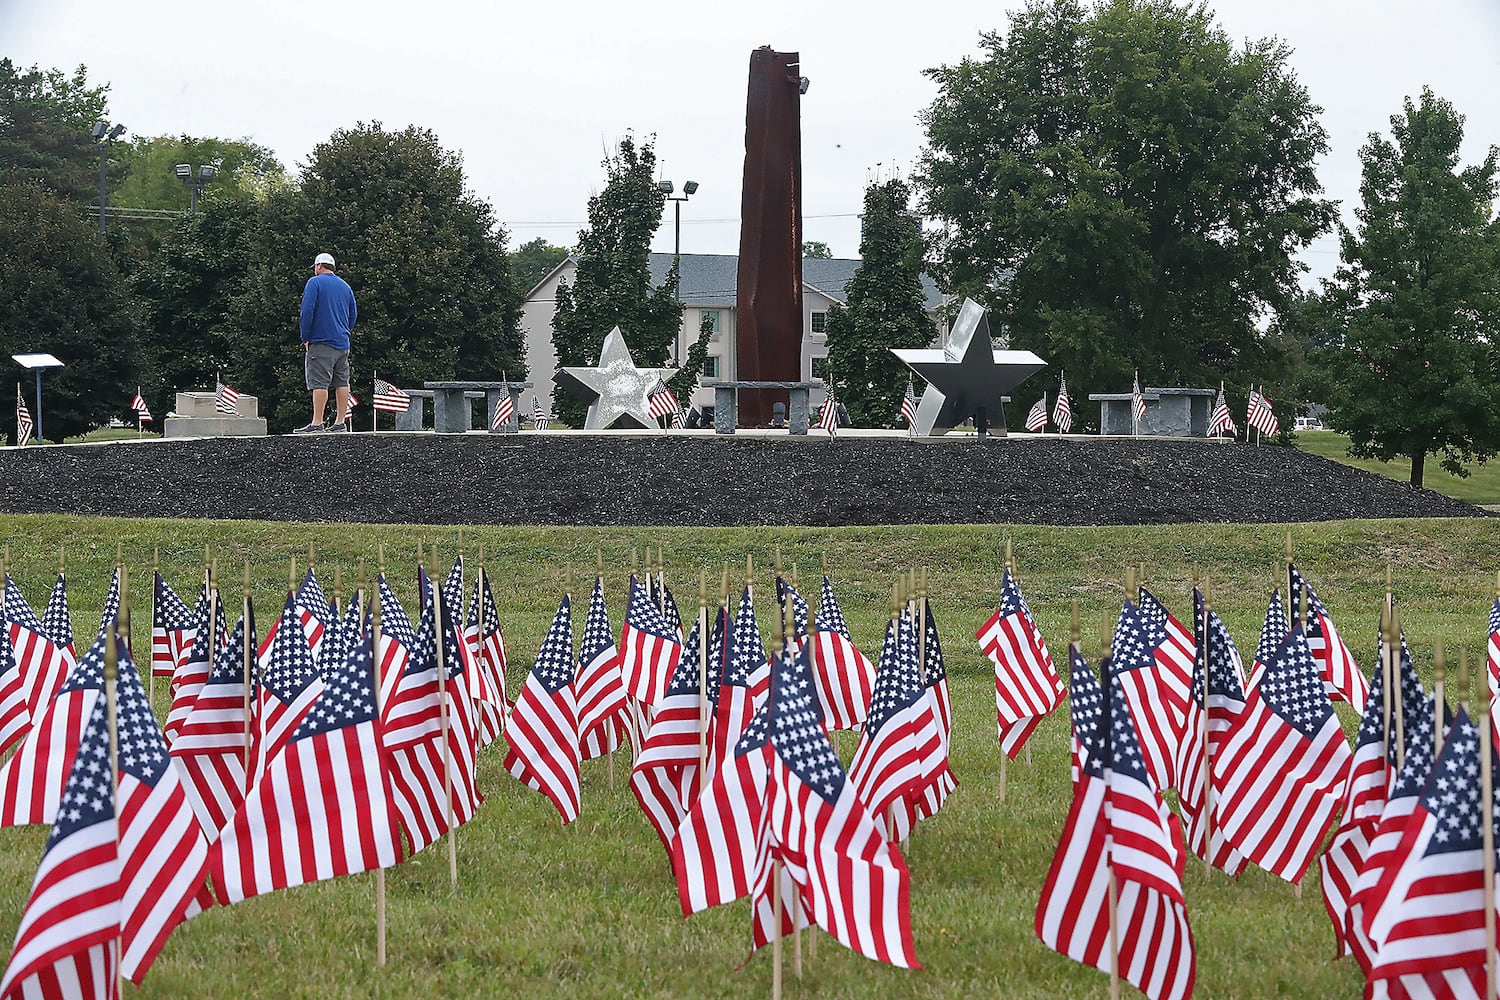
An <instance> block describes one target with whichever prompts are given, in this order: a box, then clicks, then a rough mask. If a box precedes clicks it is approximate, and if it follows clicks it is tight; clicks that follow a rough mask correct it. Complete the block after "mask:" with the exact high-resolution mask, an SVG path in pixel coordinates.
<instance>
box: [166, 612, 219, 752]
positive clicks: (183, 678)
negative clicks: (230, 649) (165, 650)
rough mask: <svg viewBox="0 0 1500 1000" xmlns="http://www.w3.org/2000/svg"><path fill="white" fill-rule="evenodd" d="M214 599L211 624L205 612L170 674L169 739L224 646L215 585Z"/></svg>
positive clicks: (176, 729) (174, 733) (182, 719)
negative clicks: (184, 655)
mask: <svg viewBox="0 0 1500 1000" xmlns="http://www.w3.org/2000/svg"><path fill="white" fill-rule="evenodd" d="M213 603H214V605H215V608H216V610H215V611H214V621H213V628H212V629H210V628H209V621H208V615H207V614H206V613H205V614H204V615H203V617H202V618H201V619H200V620H199V623H198V628H197V629H196V631H195V632H194V637H193V645H192V647H191V648H190V649H189V650H188V655H187V656H186V657H185V658H184V659H183V661H182V663H180V664H178V666H177V672H176V673H174V674H173V675H172V707H171V709H170V710H169V711H168V712H167V725H166V736H167V742H168V743H171V742H172V741H173V740H175V739H176V738H177V732H178V730H180V729H181V728H182V723H183V722H184V721H185V720H186V719H187V716H188V712H190V711H192V708H193V702H194V701H196V700H197V698H198V692H200V691H202V690H203V685H204V684H205V683H207V681H208V675H209V674H210V673H211V672H212V670H213V663H214V655H215V654H216V653H217V651H218V650H220V649H222V648H223V646H224V640H225V639H226V638H227V633H228V631H229V626H228V623H227V622H226V620H225V614H224V602H223V601H222V600H219V595H218V588H217V587H215V588H214V601H213ZM206 610H207V609H205V612H206ZM210 636H212V639H211V640H210Z"/></svg>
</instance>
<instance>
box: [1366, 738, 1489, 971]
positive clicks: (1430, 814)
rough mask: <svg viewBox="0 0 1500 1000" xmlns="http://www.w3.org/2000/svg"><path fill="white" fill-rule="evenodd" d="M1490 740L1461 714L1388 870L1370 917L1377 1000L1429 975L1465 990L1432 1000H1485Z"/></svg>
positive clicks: (1369, 925)
mask: <svg viewBox="0 0 1500 1000" xmlns="http://www.w3.org/2000/svg"><path fill="white" fill-rule="evenodd" d="M1483 729H1484V730H1485V731H1484V732H1480V727H1478V726H1475V725H1474V724H1473V723H1472V722H1471V721H1470V719H1469V716H1468V713H1467V712H1466V711H1465V710H1463V709H1460V710H1459V713H1458V718H1457V719H1455V720H1454V723H1453V728H1452V730H1451V732H1450V733H1449V734H1448V738H1447V739H1446V740H1445V741H1444V743H1443V752H1442V754H1441V755H1440V756H1439V757H1438V759H1437V762H1436V763H1435V765H1434V767H1433V774H1432V777H1430V778H1429V779H1428V782H1427V786H1426V788H1425V789H1424V790H1423V791H1422V794H1421V796H1420V797H1419V798H1418V799H1417V803H1416V807H1415V809H1413V811H1412V813H1411V816H1410V817H1409V818H1408V819H1407V823H1406V835H1405V836H1404V837H1403V838H1402V842H1401V845H1400V847H1399V848H1398V850H1397V852H1396V855H1395V856H1394V857H1392V858H1391V860H1390V861H1389V862H1388V865H1387V871H1386V873H1385V881H1386V884H1387V886H1388V891H1387V894H1386V897H1385V899H1384V900H1382V902H1381V905H1380V908H1379V909H1378V910H1376V911H1374V912H1372V913H1369V914H1367V917H1366V928H1367V930H1368V931H1369V934H1370V940H1371V943H1372V944H1373V945H1374V947H1375V954H1376V957H1375V960H1374V965H1373V967H1372V968H1371V969H1370V971H1369V980H1370V983H1371V986H1372V987H1374V988H1375V993H1374V995H1384V994H1383V993H1381V992H1380V987H1382V986H1385V987H1387V988H1392V989H1391V995H1395V990H1394V988H1393V987H1395V985H1396V984H1394V983H1380V982H1379V981H1380V980H1386V979H1405V980H1409V979H1410V978H1412V977H1417V976H1422V975H1428V976H1434V977H1437V978H1439V979H1440V980H1453V979H1456V980H1458V981H1459V982H1461V983H1463V985H1464V987H1465V988H1464V989H1461V990H1456V989H1452V988H1450V989H1447V990H1444V991H1441V992H1440V993H1429V994H1427V995H1442V996H1483V995H1485V931H1484V925H1485V913H1484V910H1485V906H1484V900H1485V893H1484V870H1485V864H1484V839H1483V833H1484V827H1485V824H1486V823H1490V824H1493V818H1492V817H1489V816H1486V815H1485V813H1484V809H1483V807H1482V802H1483V800H1482V798H1481V794H1480V793H1481V789H1480V781H1481V778H1480V773H1481V772H1480V759H1479V755H1480V754H1481V753H1493V747H1492V746H1491V745H1490V744H1491V743H1492V737H1491V727H1489V726H1484V727H1483Z"/></svg>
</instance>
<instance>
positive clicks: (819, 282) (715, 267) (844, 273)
mask: <svg viewBox="0 0 1500 1000" xmlns="http://www.w3.org/2000/svg"><path fill="white" fill-rule="evenodd" d="M859 265H860V262H859V261H858V260H845V259H833V260H830V259H827V258H822V257H804V258H802V281H803V283H804V284H808V285H811V286H812V287H814V288H816V289H817V290H818V291H820V292H823V293H825V294H826V295H828V296H829V297H830V298H832V299H834V300H836V301H838V302H845V301H847V299H846V297H845V291H844V289H845V288H846V287H847V286H848V284H849V281H850V280H851V279H852V278H853V277H854V272H855V271H856V270H858V269H859ZM671 266H672V255H671V254H669V253H654V254H652V255H651V282H652V284H655V285H660V284H661V283H662V282H663V281H665V280H666V277H667V269H668V268H669V267H671ZM739 268H740V258H739V257H738V255H736V254H719V253H685V254H683V255H682V272H681V282H680V286H679V288H678V298H680V299H682V301H683V302H685V303H687V304H688V305H703V306H733V305H734V302H735V293H736V290H737V288H738V287H739ZM922 290H923V291H924V292H925V293H926V296H927V308H928V310H929V311H931V310H933V309H936V308H937V307H938V306H940V305H942V304H943V295H942V293H941V292H939V291H938V287H937V284H936V283H935V282H934V281H933V280H932V278H930V277H929V276H928V275H926V274H923V275H922Z"/></svg>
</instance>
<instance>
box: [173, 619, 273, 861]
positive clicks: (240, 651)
mask: <svg viewBox="0 0 1500 1000" xmlns="http://www.w3.org/2000/svg"><path fill="white" fill-rule="evenodd" d="M247 627H248V629H249V633H250V634H249V639H248V640H247V639H246V635H245V632H246V628H247ZM247 641H248V642H249V645H250V647H251V649H254V647H255V618H254V612H253V609H252V612H251V618H250V622H249V624H248V626H247V624H246V622H245V619H244V617H241V618H240V621H239V623H238V624H237V625H236V626H235V628H234V632H232V633H231V634H230V636H229V644H228V645H226V646H225V647H224V648H223V649H221V650H220V651H219V655H218V657H217V658H216V659H215V660H214V667H213V671H212V672H211V673H210V674H209V675H208V680H207V682H205V683H204V685H203V688H202V690H200V691H199V692H198V697H197V700H195V701H194V702H193V707H192V710H191V711H189V712H188V715H187V718H186V719H185V720H183V722H182V725H181V726H180V727H179V729H178V732H177V738H176V739H175V740H173V741H172V760H173V761H174V762H175V763H176V765H177V769H178V771H179V772H181V775H182V786H183V789H184V790H185V791H186V792H187V795H188V801H189V802H191V803H192V805H193V812H195V813H196V814H197V816H198V821H199V822H200V823H201V824H202V825H203V829H204V832H205V833H207V834H208V836H209V837H210V838H213V837H216V836H218V831H220V830H222V829H223V828H224V827H225V826H227V825H229V821H230V820H231V819H232V818H233V817H234V814H235V811H236V810H238V809H239V807H240V803H241V802H243V801H244V798H245V746H246V742H247V736H248V735H249V733H250V726H251V722H252V720H251V719H250V718H249V717H248V716H247V715H246V714H245V709H246V705H245V696H246V692H247V687H246V684H245V644H246V642H247ZM251 684H252V685H253V684H254V677H252V678H251ZM250 694H251V696H252V697H253V694H254V692H253V690H251V691H250Z"/></svg>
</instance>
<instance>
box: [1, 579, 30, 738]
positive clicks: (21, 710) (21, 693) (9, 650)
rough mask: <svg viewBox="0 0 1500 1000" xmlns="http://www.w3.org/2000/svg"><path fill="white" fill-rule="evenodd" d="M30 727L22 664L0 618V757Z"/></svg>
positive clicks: (7, 626)
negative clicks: (17, 658)
mask: <svg viewBox="0 0 1500 1000" xmlns="http://www.w3.org/2000/svg"><path fill="white" fill-rule="evenodd" d="M8 589H9V588H7V590H8ZM8 596H9V595H7V597H8ZM7 603H8V602H7ZM28 610H29V609H28ZM7 617H8V616H7ZM30 728H31V713H30V712H29V711H28V710H27V708H26V684H25V682H24V680H23V678H22V677H21V665H20V664H19V663H18V662H17V661H16V655H15V649H14V647H13V646H12V645H11V642H10V627H9V623H7V622H0V757H3V756H4V755H5V754H6V753H7V752H8V751H9V750H10V748H11V747H12V746H14V745H15V744H16V743H18V742H20V741H21V740H22V739H23V738H24V737H25V736H26V732H27V730H29V729H30Z"/></svg>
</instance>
